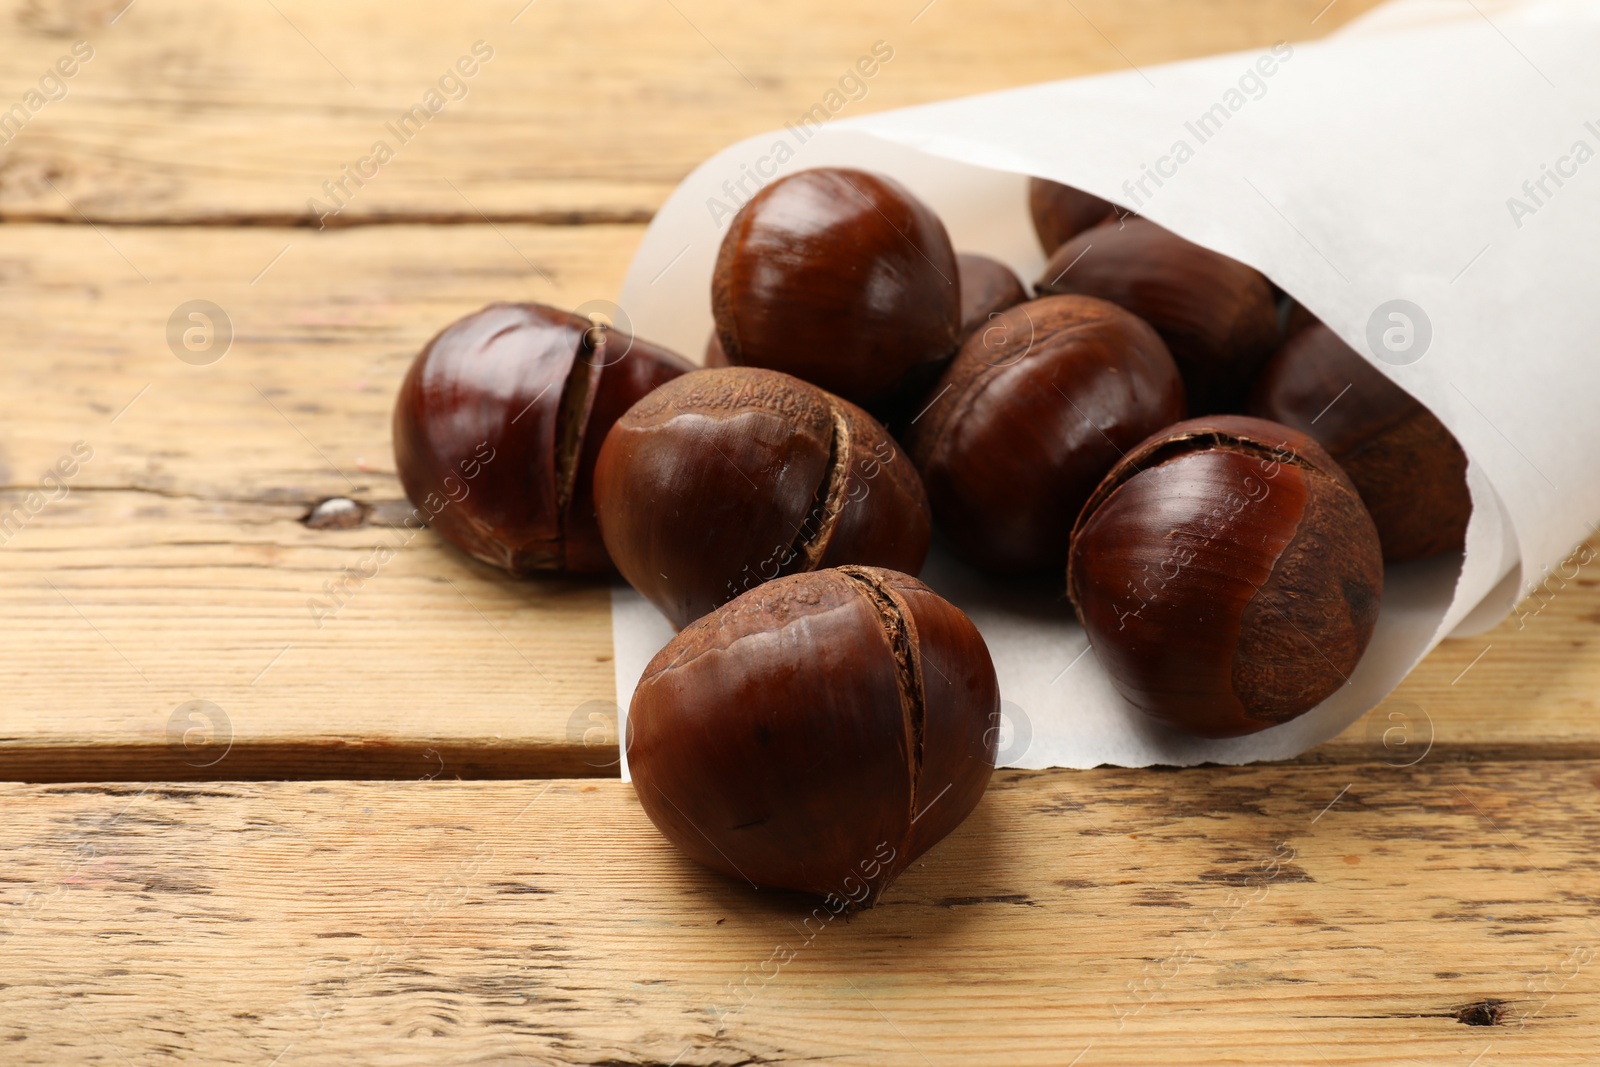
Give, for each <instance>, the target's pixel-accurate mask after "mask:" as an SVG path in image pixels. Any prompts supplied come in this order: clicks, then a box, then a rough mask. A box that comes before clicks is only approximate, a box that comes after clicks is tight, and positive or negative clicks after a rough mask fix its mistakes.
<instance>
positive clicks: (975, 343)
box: [906, 296, 1184, 573]
mask: <svg viewBox="0 0 1600 1067" xmlns="http://www.w3.org/2000/svg"><path fill="white" fill-rule="evenodd" d="M933 397H934V399H933V401H932V403H931V404H929V406H928V409H927V410H926V411H925V412H923V413H922V415H920V416H919V417H918V418H917V420H916V422H915V423H913V424H912V427H911V432H910V434H909V436H908V437H907V438H906V440H907V447H908V448H909V450H910V452H911V457H912V461H913V462H914V463H915V464H916V465H917V469H918V470H919V471H920V472H921V473H922V480H923V485H924V487H925V488H926V489H927V491H928V501H929V504H930V505H931V506H932V508H933V516H934V522H935V523H936V524H937V526H938V527H939V529H940V530H942V531H943V532H944V534H945V535H946V536H947V537H948V538H949V539H950V541H951V543H952V544H953V546H954V547H955V549H956V551H957V552H958V553H959V554H960V555H961V556H962V557H963V558H965V559H966V560H968V561H969V562H971V563H973V564H975V565H977V566H979V567H982V568H985V569H988V570H993V571H1001V572H1021V571H1029V570H1039V569H1044V568H1051V569H1054V570H1056V571H1057V573H1060V568H1062V567H1063V566H1065V564H1066V561H1067V543H1068V540H1069V539H1070V537H1071V534H1072V524H1073V521H1074V520H1075V519H1076V518H1077V516H1078V511H1079V509H1080V508H1082V506H1083V503H1084V501H1085V500H1087V499H1088V497H1089V494H1090V492H1092V491H1093V490H1094V487H1095V486H1096V485H1098V484H1099V482H1100V479H1101V478H1103V477H1105V475H1106V472H1107V471H1109V470H1110V469H1111V468H1112V466H1113V465H1115V464H1116V462H1117V460H1118V459H1119V458H1120V457H1121V456H1122V454H1123V453H1124V452H1126V451H1127V450H1128V449H1130V448H1133V447H1134V446H1135V445H1137V444H1138V443H1139V442H1141V441H1143V440H1144V439H1145V438H1146V437H1149V436H1150V435H1151V434H1153V433H1155V432H1156V431H1157V430H1159V429H1161V428H1162V427H1165V426H1169V425H1171V424H1172V423H1175V422H1177V421H1178V420H1180V419H1182V418H1183V416H1184V396H1183V380H1182V378H1181V377H1180V376H1179V374H1178V367H1177V364H1175V363H1174V362H1173V361H1172V357H1171V355H1169V354H1168V352H1167V346H1166V345H1165V344H1164V343H1163V342H1162V340H1161V338H1160V337H1159V336H1157V334H1156V332H1155V330H1153V329H1152V328H1151V327H1150V325H1149V324H1148V323H1147V322H1145V321H1144V320H1143V319H1141V318H1139V317H1137V316H1136V315H1133V314H1132V313H1130V312H1127V311H1124V310H1123V309H1122V308H1119V307H1117V306H1116V305H1115V304H1112V303H1108V302H1107V301H1104V300H1097V299H1095V298H1094V297H1091V296H1047V297H1044V298H1043V299H1040V300H1034V301H1030V302H1028V303H1025V304H1019V305H1017V306H1016V307H1013V308H1010V309H1008V310H1006V311H1004V312H1002V313H1000V314H999V315H997V316H996V317H995V318H994V320H993V321H992V322H991V323H990V324H989V326H987V327H986V328H984V329H983V330H981V331H979V332H978V333H975V334H973V335H972V336H971V337H969V338H967V342H966V344H964V345H963V346H962V348H961V353H960V355H958V356H956V359H955V362H954V363H952V364H951V365H950V368H949V369H948V370H947V371H945V374H944V377H943V378H942V379H940V381H939V383H938V384H937V385H936V386H934V389H933Z"/></svg>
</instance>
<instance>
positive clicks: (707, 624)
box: [628, 567, 1000, 911]
mask: <svg viewBox="0 0 1600 1067" xmlns="http://www.w3.org/2000/svg"><path fill="white" fill-rule="evenodd" d="M999 713H1000V691H999V687H998V684H997V683H996V680H995V672H994V665H993V663H992V662H991V661H990V659H989V650H988V648H987V647H986V646H985V645H984V643H983V638H982V637H981V636H980V635H979V634H978V631H977V628H976V627H974V626H973V625H972V622H971V620H969V619H968V618H967V617H966V615H964V614H962V612H961V611H960V610H959V609H957V608H955V607H953V606H952V605H951V604H950V603H949V602H947V601H945V600H943V599H941V598H940V597H939V596H938V595H937V594H935V593H934V592H933V591H932V590H931V589H929V588H928V587H927V586H925V585H923V584H922V583H921V582H919V581H917V580H916V579H915V578H910V577H908V576H906V575H904V574H897V573H895V572H894V571H889V570H880V569H878V568H875V567H840V568H836V569H829V570H819V571H812V572H810V573H806V574H795V575H790V576H788V577H784V578H779V579H777V580H776V581H772V582H769V583H767V584H766V585H762V586H759V587H757V588H755V589H752V590H750V591H749V592H747V593H745V594H744V595H742V596H740V597H739V598H738V599H736V600H734V601H733V602H732V603H729V604H727V605H725V606H724V607H722V608H720V609H718V610H717V611H716V612H714V613H712V614H710V615H707V616H705V617H704V618H702V619H699V620H698V621H696V622H694V623H692V624H691V625H689V626H688V627H686V628H685V629H684V630H683V632H682V633H680V634H678V635H677V636H676V637H675V638H673V639H672V641H671V642H670V643H669V644H668V645H667V646H666V647H665V648H663V649H662V650H661V651H660V652H658V653H656V656H655V658H654V659H652V660H651V661H650V665H649V666H648V667H646V668H645V672H644V676H643V677H642V678H641V679H640V680H639V686H638V688H637V689H636V690H635V691H634V694H633V701H632V703H631V704H630V705H629V710H628V767H629V769H630V771H631V772H632V775H633V787H634V789H635V791H636V792H637V793H638V796H639V803H640V804H641V805H642V806H643V808H644V810H645V813H646V814H647V815H649V817H650V819H651V821H652V822H654V823H655V824H656V826H657V827H658V828H659V829H660V830H661V832H662V833H663V834H665V835H666V836H667V838H668V839H669V840H670V841H672V843H673V844H675V845H677V846H678V847H679V848H680V849H682V850H683V851H684V852H685V853H687V854H688V855H689V857H690V858H691V859H693V860H695V861H696V862H698V863H701V864H704V865H705V866H707V867H710V868H711V869H713V870H716V871H721V872H722V873H724V874H727V875H729V876H731V877H734V878H739V879H741V880H745V881H748V882H750V883H752V884H754V885H758V886H771V887H774V888H782V889H795V890H800V891H802V892H806V893H815V894H818V895H825V896H828V897H829V898H830V900H831V901H832V900H836V901H839V902H840V905H839V907H837V908H834V910H835V911H839V910H844V909H845V908H846V907H857V906H868V905H871V904H872V903H874V902H876V901H877V899H878V898H879V896H880V895H881V894H882V893H883V891H884V890H885V889H887V888H888V887H889V884H890V883H891V882H893V881H894V880H895V878H896V877H897V876H898V875H899V874H900V873H901V872H902V871H904V870H905V869H906V867H907V866H909V865H910V864H911V862H912V861H913V860H915V859H916V858H917V857H919V856H921V855H922V854H923V853H924V852H926V851H927V850H928V849H929V848H931V847H933V845H935V844H936V843H938V842H939V841H940V840H941V839H942V838H944V837H945V835H947V834H948V833H950V831H951V830H954V829H955V828H956V827H957V826H958V825H960V823H961V821H962V820H963V819H965V818H966V817H967V815H968V813H970V812H971V811H972V809H973V808H974V807H976V806H977V803H978V801H979V799H980V798H981V797H982V796H983V792H984V789H985V788H986V786H987V785H988V782H989V776H990V773H991V772H992V771H993V769H994V760H995V741H996V737H997V731H996V730H995V729H994V724H995V723H996V722H997V721H998V717H999Z"/></svg>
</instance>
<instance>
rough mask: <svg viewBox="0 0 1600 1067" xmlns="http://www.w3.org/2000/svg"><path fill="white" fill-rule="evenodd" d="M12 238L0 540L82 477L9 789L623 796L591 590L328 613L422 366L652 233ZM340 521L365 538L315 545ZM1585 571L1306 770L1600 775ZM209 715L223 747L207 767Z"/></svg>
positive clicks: (0, 419) (1592, 618) (30, 552)
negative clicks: (1560, 769) (311, 521)
mask: <svg viewBox="0 0 1600 1067" xmlns="http://www.w3.org/2000/svg"><path fill="white" fill-rule="evenodd" d="M6 232H7V237H8V245H7V251H6V253H5V255H4V256H3V257H0V271H3V272H4V274H5V277H6V283H5V284H4V285H0V317H3V318H4V321H6V322H7V323H8V325H9V328H10V335H9V337H8V353H9V354H8V358H7V359H5V360H3V361H0V424H3V425H4V426H5V427H6V437H5V441H4V442H0V475H3V477H0V485H3V486H4V487H5V488H4V490H3V491H0V501H3V502H4V506H3V508H0V511H3V512H9V511H10V510H11V509H13V508H15V507H18V506H21V505H24V504H25V503H26V502H27V499H28V498H27V494H28V492H30V491H32V490H34V489H36V488H38V486H39V484H40V480H41V477H42V475H43V473H44V472H45V471H46V470H48V469H49V468H50V467H51V466H52V465H54V464H55V463H56V462H57V460H58V459H59V458H61V457H62V456H68V457H69V458H70V453H71V449H72V447H73V444H74V442H77V441H83V442H85V444H86V445H87V446H89V447H92V448H93V450H94V455H93V458H92V459H91V460H89V461H88V462H86V463H83V464H81V469H80V470H79V471H78V473H77V474H76V476H75V477H74V478H72V479H71V481H70V486H71V492H70V493H69V495H68V496H66V498H65V499H62V500H59V501H55V502H51V503H49V504H48V505H47V506H44V507H43V508H42V509H41V510H40V511H39V512H38V513H37V514H36V515H33V516H32V517H31V518H30V519H29V521H28V522H27V524H26V525H25V526H24V527H23V528H22V529H21V530H20V532H18V533H16V534H15V536H11V537H9V539H8V540H7V543H6V544H4V545H3V546H0V589H3V591H4V593H3V595H4V597H5V599H6V603H7V605H8V611H7V612H6V613H5V614H4V615H3V616H0V686H3V690H0V691H4V692H5V693H6V694H7V699H6V700H5V702H4V705H3V707H0V776H4V777H8V778H14V779H24V780H35V781H100V780H129V779H141V778H142V779H149V778H159V779H163V780H176V779H186V778H209V779H216V778H258V777H286V776H287V777H348V776H355V777H368V776H379V777H400V778H406V777H410V778H415V777H421V776H423V775H425V774H434V775H436V776H442V777H454V776H456V775H460V776H462V777H468V778H470V777H525V776H542V775H567V774H614V773H615V761H616V751H615V746H614V738H612V737H611V736H609V735H608V733H607V731H606V730H605V729H603V728H601V727H600V726H598V725H597V723H596V722H595V720H593V719H592V718H591V715H601V716H602V717H603V716H604V715H605V714H606V712H607V705H612V704H613V702H614V701H615V692H614V689H613V684H612V674H611V671H612V664H611V647H610V626H609V620H608V616H607V608H606V593H605V590H604V588H603V587H600V586H597V585H595V584H593V583H586V582H578V581H533V582H514V581H510V580H508V579H506V578H504V577H503V576H501V575H499V574H497V573H495V572H494V571H492V570H491V569H489V568H487V567H482V566H479V565H477V564H476V563H473V562H471V561H470V560H467V559H464V558H463V557H462V556H461V555H460V554H458V553H456V552H454V551H453V550H451V549H449V548H448V547H447V546H444V545H443V544H442V543H441V542H439V541H438V539H437V538H436V537H434V535H433V534H432V533H426V532H425V533H422V534H420V535H418V536H416V537H415V538H414V539H412V540H410V541H408V542H406V543H405V545H404V546H403V547H402V548H401V549H400V551H399V552H398V554H397V555H396V557H395V559H393V560H392V561H390V562H389V563H387V564H386V565H385V566H384V567H382V569H381V570H380V571H379V572H378V573H377V574H375V575H373V577H371V578H370V579H368V580H363V581H361V582H360V583H358V584H359V589H358V592H357V594H356V595H354V596H353V597H351V598H350V599H349V602H348V605H347V606H346V607H345V608H343V610H341V611H339V612H338V613H337V614H335V615H333V616H331V617H328V618H325V619H323V620H322V621H323V624H322V625H321V626H318V625H317V621H318V620H317V619H316V617H315V616H314V615H313V613H312V611H311V610H310V607H309V605H310V603H311V601H312V600H313V598H317V599H320V600H323V601H324V602H325V603H326V602H328V601H327V600H326V597H325V595H324V583H328V582H333V581H336V580H337V579H338V578H339V576H340V575H341V573H343V572H344V570H345V568H348V567H357V568H360V567H364V566H366V561H367V560H369V559H370V558H371V556H372V554H373V553H374V551H375V550H377V549H378V548H379V547H381V546H385V545H394V544H395V543H396V541H397V539H398V538H400V537H401V534H402V531H400V530H399V529H398V528H397V526H396V524H397V523H398V522H399V521H400V519H401V517H403V515H404V514H405V512H406V506H405V505H404V503H403V502H402V494H401V491H400V489H399V485H398V482H397V481H396V479H395V477H394V474H393V462H392V459H391V450H390V443H389V414H390V406H391V404H392V399H393V396H394V392H395V389H396V387H397V385H398V382H399V379H400V376H401V375H402V374H403V372H404V370H405V367H406V366H407V365H408V363H409V361H410V359H411V357H412V355H413V353H414V352H415V351H416V349H417V348H418V347H420V346H421V344H422V343H423V342H424V341H425V340H426V339H427V338H428V337H429V336H430V335H431V334H432V333H433V332H435V331H436V330H437V329H438V328H439V327H440V326H442V325H443V324H444V323H446V322H448V321H450V320H451V319H453V318H455V317H456V316H458V315H460V314H463V313H465V312H467V311H469V310H471V309H473V308H475V307H477V306H479V305H481V304H482V303H484V302H486V301H488V300H490V299H496V298H505V299H541V300H548V301H553V302H556V303H561V304H565V305H568V306H573V305H576V304H578V303H581V302H583V301H585V300H589V299H592V298H596V297H604V296H608V295H611V294H613V293H615V291H616V287H617V285H618V283H619V282H620V279H621V276H622V272H623V270H624V269H625V267H626V264H627V260H628V257H629V256H630V255H631V253H632V250H633V247H634V245H635V243H636V242H637V240H638V236H639V232H640V229H639V227H626V226H617V227H605V226H593V227H583V228H564V227H527V226H505V227H499V228H491V227H484V226H478V227H472V226H461V227H409V226H392V227H373V228H359V229H353V230H341V231H329V232H327V233H307V232H294V231H284V230H273V229H237V230H224V229H205V228H200V229H185V228H116V229H115V230H114V231H111V232H106V233H105V234H104V235H103V237H102V235H101V234H97V233H96V232H95V231H94V230H93V229H91V228H89V227H85V226H44V225H40V226H9V227H7V231H6ZM108 241H110V242H114V245H113V244H111V243H108ZM286 246H287V251H285V247H286ZM280 254H281V255H280ZM123 256H126V257H127V258H126V260H124V259H123V258H122V257H123ZM275 259H276V262H274V260H275ZM135 264H136V265H137V266H136V267H135V266H134V265H135ZM269 264H271V266H270V269H269V270H267V272H266V273H265V274H264V275H261V271H262V270H263V268H266V267H268V265H269ZM536 271H542V272H543V273H544V275H546V276H547V277H548V280H547V278H546V277H541V276H540V274H539V273H536ZM141 275H142V276H141ZM258 275H261V276H260V277H259V280H256V281H255V283H254V284H252V279H256V278H257V276H258ZM144 278H148V279H149V281H148V282H146V281H145V280H144ZM86 279H93V280H86ZM196 298H205V299H210V300H214V301H215V302H217V303H218V304H219V305H221V306H223V307H224V308H226V309H227V311H228V314H229V315H230V318H231V319H232V320H233V322H234V324H235V327H236V332H237V339H236V341H235V342H234V346H233V348H232V350H230V351H229V352H228V353H227V355H226V356H225V357H224V358H222V359H221V360H220V361H219V362H217V363H214V364H212V365H209V366H192V365H190V364H187V363H184V362H181V361H180V360H179V359H177V358H176V357H174V355H173V354H172V353H171V352H170V351H169V350H168V348H167V344H166V340H165V329H166V322H167V319H168V316H169V315H170V314H171V312H172V310H173V309H174V308H175V307H177V306H178V305H179V304H180V303H183V302H185V301H188V300H191V299H196ZM338 495H346V496H352V497H354V498H355V499H357V500H358V501H360V502H361V503H362V504H363V505H365V506H367V507H368V508H369V518H368V521H367V522H366V523H365V524H363V525H361V526H359V527H356V528H354V529H348V530H312V529H308V528H307V527H306V526H305V525H303V524H302V522H301V519H302V518H303V517H304V516H305V515H306V514H307V512H308V511H309V510H310V508H311V507H312V506H313V505H314V504H315V503H317V502H318V501H320V500H322V499H325V498H327V497H331V496H338ZM369 569H370V568H369ZM1591 571H1592V567H1590V568H1585V569H1581V570H1580V571H1578V572H1577V573H1576V576H1575V577H1574V578H1572V579H1571V580H1570V581H1568V582H1566V583H1565V584H1564V585H1560V586H1559V587H1558V586H1556V585H1552V586H1551V587H1550V588H1549V589H1548V590H1547V591H1546V593H1545V595H1544V598H1543V599H1542V600H1537V601H1530V602H1529V604H1528V605H1525V606H1524V608H1523V609H1522V610H1521V612H1520V618H1519V617H1513V618H1511V619H1509V620H1507V622H1506V623H1505V624H1503V625H1502V626H1501V627H1500V629H1499V630H1497V631H1495V632H1494V633H1492V634H1490V635H1487V636H1485V637H1483V638H1476V639H1463V640H1460V641H1452V642H1447V643H1446V644H1445V646H1444V647H1443V648H1441V649H1440V650H1439V651H1438V652H1437V653H1436V654H1435V655H1434V656H1433V657H1431V658H1430V659H1429V660H1428V661H1427V662H1426V663H1424V664H1423V666H1422V667H1421V668H1420V669H1419V670H1418V671H1417V672H1416V673H1415V675H1413V677H1412V678H1411V679H1409V680H1408V681H1407V682H1406V683H1405V685H1404V686H1403V687H1402V689H1401V690H1400V692H1399V693H1398V694H1396V698H1395V700H1394V701H1392V702H1391V703H1390V704H1389V705H1386V707H1385V708H1383V709H1380V711H1379V712H1378V713H1376V714H1375V715H1374V716H1370V717H1369V719H1368V720H1366V721H1364V722H1362V723H1359V724H1357V725H1356V726H1355V727H1353V728H1352V729H1351V730H1349V731H1347V732H1346V733H1345V734H1344V735H1343V736H1342V737H1341V738H1340V739H1338V740H1336V741H1334V742H1332V743H1330V745H1328V746H1324V747H1323V748H1322V749H1319V750H1316V751H1315V752H1313V753H1312V754H1310V755H1309V756H1308V757H1306V758H1308V759H1311V760H1324V759H1334V760H1363V759H1366V760H1371V759H1379V760H1390V761H1393V762H1405V761H1407V760H1410V759H1412V758H1413V757H1414V755H1415V753H1416V752H1418V751H1420V750H1422V748H1425V747H1426V743H1427V742H1431V744H1432V745H1433V748H1432V750H1431V751H1432V752H1433V755H1434V758H1444V759H1449V758H1460V759H1482V758H1489V757H1499V758H1546V757H1553V758H1579V757H1581V758H1600V715H1597V714H1596V707H1595V693H1596V691H1597V688H1600V646H1597V645H1596V642H1595V637H1596V634H1597V630H1596V623H1597V622H1600V578H1597V576H1595V575H1594V574H1593V573H1591ZM1541 605H1542V606H1541ZM1486 649H1487V651H1485V650H1486ZM1480 654H1481V656H1480ZM195 700H205V701H210V702H211V703H213V704H215V705H216V706H217V707H219V708H221V709H222V712H223V713H224V714H226V716H227V725H226V729H224V730H222V731H221V732H220V733H218V734H217V735H215V736H211V740H212V741H213V742H214V745H213V746H211V747H207V746H206V745H203V744H201V742H204V741H206V740H207V738H208V736H210V735H208V733H207V731H206V730H205V729H204V721H203V719H200V720H196V719H191V717H190V716H189V715H188V713H187V712H184V713H183V714H178V713H179V709H181V708H183V707H184V706H185V705H187V704H189V702H191V701H195ZM1396 709H1399V710H1400V711H1401V712H1403V713H1404V714H1406V715H1409V716H1411V720H1409V723H1410V732H1403V733H1395V732H1393V729H1392V727H1393V726H1394V725H1396V723H1395V721H1394V720H1390V719H1389V718H1388V716H1389V714H1390V712H1391V711H1394V710H1396ZM612 714H614V711H612ZM174 715H178V721H177V724H176V726H174V724H173V716H174ZM219 722H220V720H219ZM191 730H193V731H194V732H191ZM230 738H231V740H232V742H233V747H232V748H231V749H230V750H228V752H227V755H226V758H225V759H224V760H221V761H215V760H216V755H217V754H218V753H219V752H220V751H221V750H222V748H224V747H226V745H225V742H226V741H227V740H228V739H230ZM1386 738H1387V740H1388V742H1389V744H1388V745H1387V747H1386V746H1385V743H1384V742H1385V739H1386ZM1401 739H1404V740H1406V741H1407V742H1408V743H1409V746H1410V747H1401V746H1398V744H1397V742H1398V741H1400V740H1401ZM186 740H187V741H189V742H191V744H189V745H187V746H186V745H185V744H184V742H185V741H186ZM586 741H587V742H589V744H587V745H586V744H585V742H586ZM1419 746H1421V747H1419ZM430 752H431V753H432V754H431V755H430ZM214 761H215V762H214Z"/></svg>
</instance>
